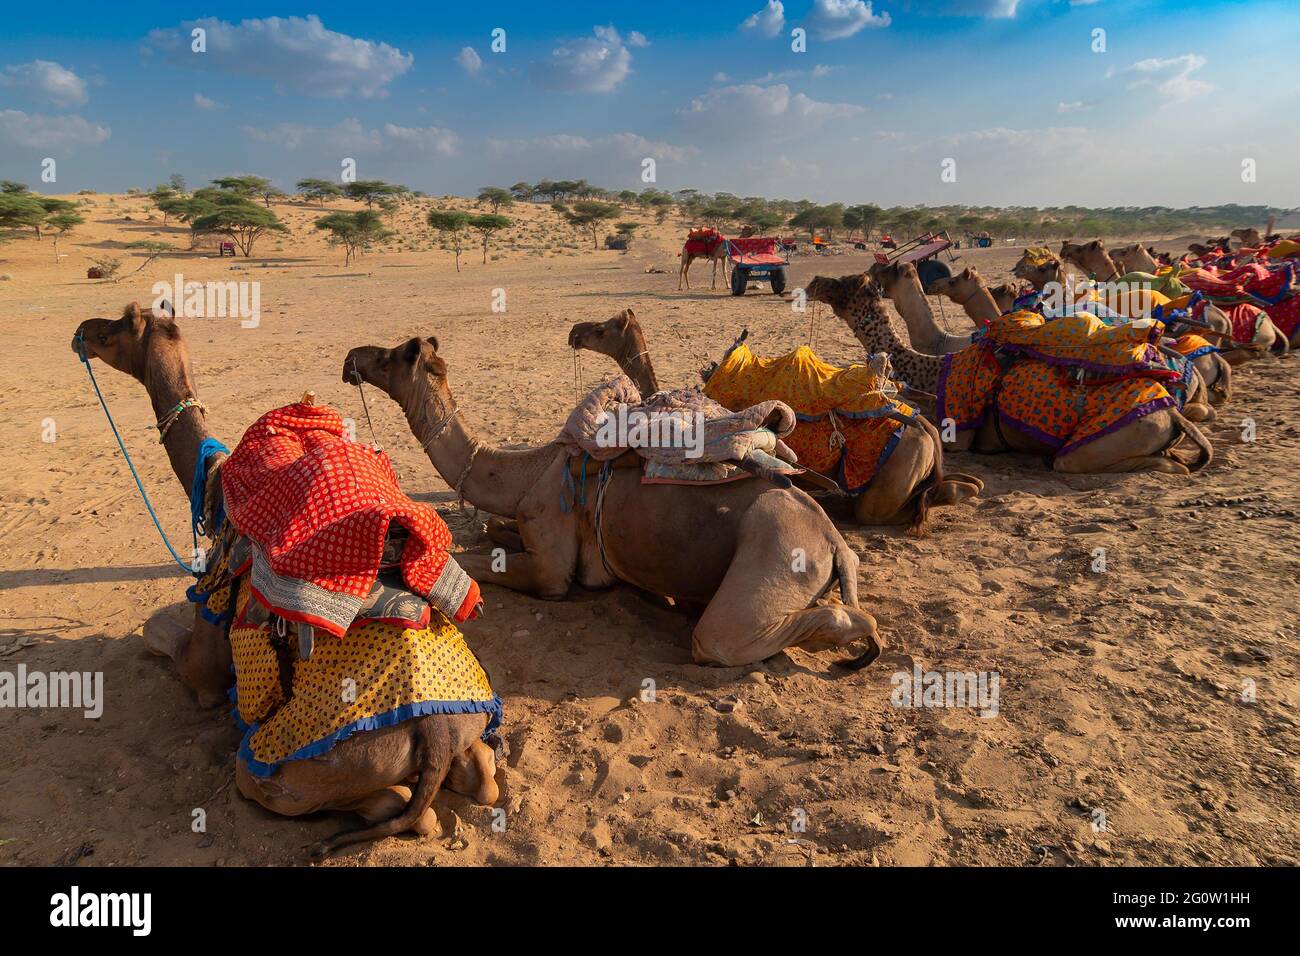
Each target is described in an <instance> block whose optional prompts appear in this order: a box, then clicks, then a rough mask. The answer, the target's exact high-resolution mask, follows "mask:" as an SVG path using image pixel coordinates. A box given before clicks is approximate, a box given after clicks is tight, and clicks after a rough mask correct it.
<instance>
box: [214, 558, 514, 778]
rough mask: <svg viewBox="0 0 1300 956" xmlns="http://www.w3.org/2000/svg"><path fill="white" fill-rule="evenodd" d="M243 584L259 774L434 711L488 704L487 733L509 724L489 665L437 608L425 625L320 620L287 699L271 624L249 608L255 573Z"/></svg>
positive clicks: (243, 649) (240, 665)
mask: <svg viewBox="0 0 1300 956" xmlns="http://www.w3.org/2000/svg"><path fill="white" fill-rule="evenodd" d="M237 586H238V589H239V590H238V597H237V599H236V602H235V617H234V621H233V622H232V624H231V627H230V648H231V652H232V654H233V656H234V664H235V695H236V696H235V699H236V712H235V717H236V720H237V721H238V722H239V723H240V725H241V727H243V728H244V729H245V735H244V739H243V742H242V743H241V744H240V747H239V755H240V757H241V758H242V759H244V760H245V761H246V763H247V766H248V768H249V770H250V771H251V772H252V773H253V774H254V775H255V776H262V777H264V776H269V775H270V774H272V773H274V772H275V770H276V769H277V768H278V767H279V765H280V764H281V763H283V762H285V761H287V760H303V759H306V758H309V757H315V756H319V755H320V754H323V753H326V752H327V751H329V750H330V749H331V748H333V747H334V745H335V744H337V743H338V742H339V741H341V740H344V739H346V738H347V737H349V736H351V735H352V734H354V733H356V732H357V731H361V730H375V729H378V728H380V727H388V726H392V725H394V724H397V723H401V722H402V721H404V720H410V719H412V718H414V717H422V716H425V715H428V714H464V713H483V714H488V715H489V718H488V725H487V730H486V731H485V733H487V732H489V731H492V730H494V729H495V728H496V727H497V726H498V725H499V724H500V722H501V699H500V698H499V697H498V696H497V695H496V694H495V693H493V691H492V686H491V684H490V683H489V681H488V676H487V673H486V672H485V671H484V670H483V667H482V665H481V664H479V662H478V659H477V658H476V657H475V656H474V652H473V651H471V650H470V649H469V646H468V645H467V644H466V643H465V638H464V637H463V636H462V635H461V633H460V631H459V630H458V629H457V628H456V627H455V625H453V624H452V623H451V622H450V621H448V620H447V618H446V617H445V616H444V615H443V614H442V613H441V612H440V611H438V610H437V609H433V610H432V618H431V619H430V621H429V624H428V626H426V627H424V628H420V629H414V628H409V627H403V626H401V625H397V624H389V623H385V622H382V621H375V620H361V619H359V620H358V621H357V623H355V624H354V625H353V626H352V627H351V628H350V629H349V630H348V631H347V633H346V634H344V635H343V636H342V637H334V636H331V635H328V634H325V633H324V632H322V631H320V630H317V632H316V642H315V647H314V648H313V650H312V655H311V657H310V658H309V659H308V660H305V661H304V660H299V659H297V656H296V655H291V657H292V659H291V661H286V663H285V666H286V667H291V668H292V693H291V696H290V697H289V698H288V700H286V699H285V694H284V690H283V687H282V680H281V658H282V657H283V656H284V655H283V653H282V654H280V655H277V651H276V643H275V641H276V638H275V635H274V632H273V630H272V627H271V625H270V624H268V623H262V624H255V623H252V622H250V621H249V620H247V618H246V614H247V612H248V605H249V587H248V576H247V575H245V576H244V577H242V578H241V579H240V580H239V582H238V585H237ZM295 645H296V640H295Z"/></svg>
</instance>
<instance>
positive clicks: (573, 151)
mask: <svg viewBox="0 0 1300 956" xmlns="http://www.w3.org/2000/svg"><path fill="white" fill-rule="evenodd" d="M488 148H489V149H491V150H492V152H493V153H495V154H496V155H498V156H533V155H536V154H538V153H545V154H549V155H552V156H588V157H604V158H605V159H606V160H608V161H610V162H615V161H617V162H627V161H630V162H631V163H633V164H639V162H640V160H642V159H644V158H646V157H651V158H653V159H656V160H659V161H663V162H676V163H681V162H685V161H686V160H687V159H689V158H690V157H691V156H694V155H695V154H696V153H698V152H699V150H697V149H696V148H695V147H693V146H675V145H673V144H672V143H665V142H663V141H660V140H651V139H647V138H646V137H644V136H641V135H639V134H637V133H612V134H610V135H608V136H596V137H591V138H588V137H586V136H574V135H571V134H569V133H553V134H551V135H549V136H534V137H532V138H530V139H491V140H488ZM630 168H631V167H630ZM635 168H637V169H638V171H639V166H636V167H635Z"/></svg>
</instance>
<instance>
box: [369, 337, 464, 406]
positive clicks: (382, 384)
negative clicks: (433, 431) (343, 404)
mask: <svg viewBox="0 0 1300 956" xmlns="http://www.w3.org/2000/svg"><path fill="white" fill-rule="evenodd" d="M343 381H345V382H347V383H348V384H349V385H359V384H360V383H361V382H365V383H366V384H368V385H373V386H374V387H375V388H377V389H379V390H380V391H381V392H383V393H384V394H385V395H387V396H388V397H389V398H391V399H392V400H393V401H395V402H397V404H399V405H401V406H402V408H403V409H404V410H406V411H408V412H411V411H416V410H424V409H425V408H426V406H427V404H428V403H429V401H430V399H432V401H433V403H434V404H436V405H437V406H439V408H438V409H437V412H438V417H439V418H445V417H446V415H447V414H449V413H450V411H451V410H452V409H453V408H455V401H454V400H453V399H452V397H451V388H450V387H449V386H448V385H447V363H446V362H444V361H443V360H442V357H441V356H439V355H438V340H437V339H436V338H434V337H433V336H432V335H431V336H429V337H428V338H425V339H422V338H418V337H416V338H412V339H408V340H407V341H405V342H403V343H401V344H400V345H395V346H393V348H391V349H386V348H384V347H383V346H382V345H362V346H359V347H358V348H355V349H353V350H352V351H350V352H349V353H348V354H347V358H345V359H344V360H343Z"/></svg>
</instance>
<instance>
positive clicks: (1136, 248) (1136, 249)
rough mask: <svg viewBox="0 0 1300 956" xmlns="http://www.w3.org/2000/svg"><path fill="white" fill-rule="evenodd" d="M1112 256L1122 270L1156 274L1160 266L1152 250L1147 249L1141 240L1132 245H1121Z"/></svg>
mask: <svg viewBox="0 0 1300 956" xmlns="http://www.w3.org/2000/svg"><path fill="white" fill-rule="evenodd" d="M1110 257H1111V259H1113V260H1114V261H1115V265H1117V266H1119V268H1120V270H1121V271H1122V272H1149V273H1152V274H1154V273H1155V271H1156V268H1157V266H1158V264H1157V263H1156V260H1155V257H1154V256H1152V255H1151V252H1150V250H1148V249H1146V248H1145V247H1144V246H1143V245H1142V243H1140V242H1135V243H1133V245H1131V246H1121V247H1120V248H1118V249H1116V250H1115V251H1114V252H1113V253H1111V256H1110Z"/></svg>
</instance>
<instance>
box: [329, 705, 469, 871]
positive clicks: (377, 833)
mask: <svg viewBox="0 0 1300 956" xmlns="http://www.w3.org/2000/svg"><path fill="white" fill-rule="evenodd" d="M414 730H415V737H416V747H417V752H418V757H419V766H420V780H419V782H418V783H417V784H416V785H415V792H414V793H412V794H411V799H410V802H408V803H407V804H406V809H405V810H403V811H402V812H401V813H399V814H398V815H397V816H395V817H393V818H391V819H388V820H384V821H382V822H380V823H376V824H375V825H374V826H370V827H361V828H359V829H356V830H344V831H343V832H342V833H336V834H334V836H332V837H330V838H329V839H328V840H322V841H321V842H319V843H317V844H316V845H315V846H313V847H312V849H311V855H312V858H313V859H317V860H319V859H322V858H324V857H326V856H328V855H329V854H330V853H333V852H334V851H335V850H338V849H341V848H342V847H345V846H350V845H351V844H353V843H364V842H366V841H368V840H382V839H383V838H384V837H388V836H393V835H394V834H397V833H403V832H405V831H407V830H410V829H411V828H412V827H414V826H415V824H416V823H417V822H418V821H419V819H420V817H422V816H424V811H425V810H428V809H429V807H431V806H433V798H434V797H435V796H436V795H437V793H438V789H439V788H440V787H441V786H442V782H443V780H445V779H446V777H447V773H448V771H450V770H451V733H450V731H449V730H448V729H447V721H445V720H443V719H441V718H438V717H433V716H430V717H422V718H420V719H419V720H417V721H416V723H415V727H414Z"/></svg>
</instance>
